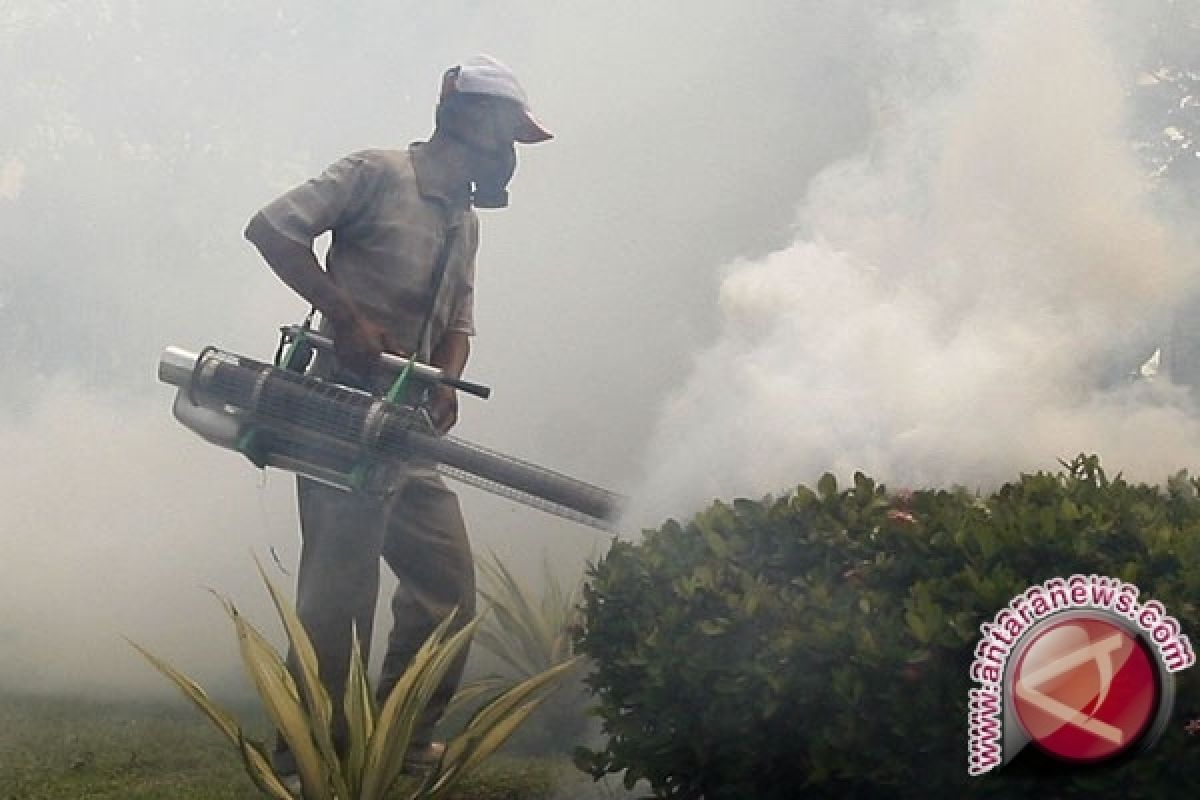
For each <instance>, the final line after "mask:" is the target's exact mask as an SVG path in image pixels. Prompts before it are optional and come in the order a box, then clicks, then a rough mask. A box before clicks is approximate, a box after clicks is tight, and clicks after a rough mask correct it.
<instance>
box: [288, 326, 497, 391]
mask: <svg viewBox="0 0 1200 800" xmlns="http://www.w3.org/2000/svg"><path fill="white" fill-rule="evenodd" d="M280 330H281V331H282V332H283V333H284V334H285V335H287V336H291V337H297V336H300V335H301V334H303V336H304V339H305V341H307V342H308V343H310V344H311V345H312V346H313V347H315V348H317V349H318V350H328V351H330V352H332V351H333V339H330V338H329V337H328V336H325V335H323V334H320V333H317V332H315V331H312V330H303V329H302V328H301V327H300V326H299V325H285V326H283V327H282V328H280ZM379 363H380V364H381V365H382V366H383V368H384V369H386V370H388V371H389V372H392V373H395V374H397V375H398V374H400V371H401V370H403V369H404V368H406V367H407V366H408V365H409V360H408V359H407V358H406V357H404V356H401V355H397V354H395V353H387V352H384V353H380V354H379ZM412 375H413V376H414V377H416V378H418V379H419V380H423V381H426V382H428V383H444V384H446V385H447V386H453V387H454V388H455V389H458V390H459V391H460V392H466V393H467V394H470V395H474V396H475V397H480V398H483V399H484V400H486V399H488V398H489V397H491V396H492V389H491V387H489V386H484V385H483V384H482V383H475V382H474V381H468V380H463V379H462V378H451V377H450V376H449V375H447V374H446V373H445V372H444V371H443V370H442V369H440V368H439V367H435V366H432V365H430V364H424V363H422V362H420V361H414V362H412Z"/></svg>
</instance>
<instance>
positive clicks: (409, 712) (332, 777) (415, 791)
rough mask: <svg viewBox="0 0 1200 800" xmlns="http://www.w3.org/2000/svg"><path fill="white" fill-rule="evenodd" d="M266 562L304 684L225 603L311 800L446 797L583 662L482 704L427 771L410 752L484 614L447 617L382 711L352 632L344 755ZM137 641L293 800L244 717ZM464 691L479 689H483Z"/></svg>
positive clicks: (328, 705)
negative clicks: (412, 770)
mask: <svg viewBox="0 0 1200 800" xmlns="http://www.w3.org/2000/svg"><path fill="white" fill-rule="evenodd" d="M258 570H259V574H260V575H262V578H263V582H264V583H265V584H266V586H267V590H268V591H269V592H270V594H271V599H272V601H273V602H274V604H275V608H276V610H277V611H278V613H279V616H280V619H281V620H282V621H283V625H284V629H285V630H286V632H287V636H288V640H289V642H290V643H291V646H292V648H293V650H294V651H295V653H296V656H297V658H296V660H297V663H298V669H297V672H298V673H299V678H300V680H299V686H297V681H296V680H295V679H294V678H293V677H292V674H291V673H290V672H289V671H288V669H287V666H286V664H285V662H284V659H283V657H282V656H281V655H280V654H279V652H278V651H277V650H276V649H275V648H274V647H273V646H272V645H271V644H270V643H269V642H268V641H267V639H266V638H265V637H264V636H263V635H262V634H261V633H260V632H259V631H258V629H257V628H255V627H254V626H253V625H251V624H250V623H249V622H248V621H247V620H246V619H245V618H244V617H243V616H242V615H241V614H240V613H239V612H238V610H237V608H236V607H235V606H234V605H233V604H232V603H231V602H229V601H228V600H222V602H223V604H224V606H225V610H226V612H227V613H228V614H229V616H230V619H232V621H233V624H234V627H235V628H236V630H237V636H238V642H239V646H240V650H241V655H242V661H243V663H244V665H245V668H246V671H247V674H248V675H249V676H250V679H251V681H252V682H253V683H254V687H255V689H256V690H257V692H258V694H259V697H260V698H261V699H262V702H263V705H264V707H265V709H266V711H267V714H268V716H269V718H270V720H271V722H272V723H273V724H274V726H275V727H276V729H277V730H278V731H279V732H280V734H281V735H282V736H283V738H284V739H285V740H286V741H287V743H288V746H289V747H290V749H291V751H292V753H293V754H294V755H295V758H296V765H297V768H298V771H299V774H300V779H301V782H302V784H303V787H304V792H303V796H304V798H305V800H383V798H384V796H385V795H387V793H388V792H389V790H391V789H392V788H393V787H395V786H401V787H402V794H401V796H403V797H407V798H412V799H413V800H416V798H439V797H445V796H446V794H447V793H448V792H449V791H450V789H451V788H452V787H453V786H454V784H455V783H457V782H458V780H459V779H460V778H462V777H463V776H464V775H466V774H468V773H469V772H470V771H471V770H473V769H474V768H476V767H477V766H478V765H479V764H480V763H481V762H482V761H483V760H484V759H486V758H487V757H488V756H490V755H491V754H492V753H494V752H495V751H496V749H497V748H498V747H500V745H502V744H503V743H504V742H505V741H506V740H507V739H508V738H509V736H511V735H512V734H513V733H514V732H515V731H516V730H517V728H518V727H519V726H520V725H521V723H522V722H523V721H524V720H525V719H526V718H527V717H528V716H529V714H530V713H531V712H532V711H533V710H534V709H535V708H536V707H537V706H538V704H539V703H541V702H542V700H544V699H545V697H546V693H547V691H548V689H549V688H550V687H552V686H553V685H554V683H555V682H556V681H557V680H559V679H560V678H561V676H563V675H564V674H566V672H567V671H568V670H570V668H571V666H572V665H573V662H570V661H568V662H564V663H562V664H559V665H557V666H555V667H553V668H551V669H546V670H542V671H540V672H538V673H537V674H536V675H533V676H531V677H529V678H528V679H526V680H524V681H522V682H521V683H520V684H518V685H516V686H513V687H512V688H510V689H508V690H507V691H505V692H504V693H502V694H500V695H499V696H497V697H496V698H494V699H493V700H491V701H490V702H488V703H487V704H486V705H484V706H483V707H482V708H481V709H479V711H477V712H476V713H475V714H474V715H473V716H472V717H471V719H470V720H469V721H468V722H467V724H466V725H465V727H464V728H463V730H462V731H461V732H460V733H459V734H458V735H456V736H454V737H453V738H451V739H450V740H449V741H448V742H447V743H446V750H445V752H444V754H443V755H442V757H441V759H440V760H439V761H438V763H437V764H436V765H435V766H433V767H432V768H430V769H428V770H425V771H423V772H421V773H419V774H408V773H406V772H405V771H404V757H405V754H406V752H407V751H408V747H409V744H410V741H411V739H412V733H413V728H414V725H415V723H416V721H417V719H418V718H419V716H420V714H421V711H422V710H423V709H424V708H425V706H426V705H427V704H428V703H429V700H430V698H431V696H432V694H433V692H434V689H435V688H436V687H437V685H438V684H439V683H440V681H441V679H442V677H443V676H444V675H445V674H446V671H447V670H448V669H449V667H450V665H451V663H452V662H453V661H454V659H455V657H456V656H458V655H459V653H461V652H462V650H463V649H464V648H465V647H466V646H467V644H468V643H469V642H470V639H471V636H472V635H473V634H474V633H475V630H476V628H477V627H478V626H479V622H480V618H476V619H474V620H472V621H471V622H469V623H468V624H467V625H466V626H465V627H463V628H462V629H460V630H458V631H457V632H454V633H451V632H450V629H451V624H452V620H453V618H454V615H453V614H451V615H450V616H449V617H447V619H446V620H445V621H444V622H442V624H441V625H440V626H439V627H438V628H437V630H435V631H434V632H433V634H432V635H430V637H429V639H428V640H427V641H426V642H425V644H424V645H423V646H422V647H421V649H420V651H419V652H418V653H417V655H416V656H415V657H414V659H413V661H412V663H411V664H410V665H409V667H408V669H407V670H406V671H405V672H404V674H403V675H402V676H401V677H400V680H399V681H398V682H397V683H396V686H395V688H394V689H393V690H392V692H391V694H390V695H389V696H388V698H387V700H386V701H385V702H384V704H383V707H382V708H379V709H376V707H375V704H374V702H373V700H372V696H371V691H370V689H369V687H368V682H367V678H366V670H365V667H364V665H363V660H362V655H361V653H360V652H359V649H358V646H357V636H354V637H352V639H353V641H354V642H355V644H354V646H353V648H352V652H351V657H350V674H349V678H348V680H347V682H346V693H345V697H344V699H343V703H344V709H345V715H346V722H347V746H346V749H345V752H344V753H339V752H338V750H337V748H336V747H335V746H334V742H333V732H332V725H333V706H332V702H331V700H330V698H329V696H328V693H327V692H326V691H325V689H324V687H323V686H322V685H321V683H320V681H319V680H318V677H317V676H318V671H317V658H316V653H315V651H314V650H313V646H312V643H311V641H310V640H309V638H308V636H307V634H306V633H305V631H304V628H303V626H302V625H301V623H300V619H299V617H298V616H297V615H296V612H295V610H294V609H293V608H292V607H291V605H290V604H289V603H287V602H286V601H285V599H284V598H283V596H282V595H281V594H280V592H279V590H278V589H277V588H276V586H275V585H274V583H273V582H272V581H271V580H270V578H268V577H267V574H266V573H265V572H264V571H263V569H262V565H261V564H259V565H258ZM131 644H133V646H134V647H135V648H137V650H138V651H139V652H140V653H141V654H142V655H143V656H145V657H146V659H147V660H149V661H150V663H151V664H153V665H154V666H155V667H156V668H157V669H158V670H159V671H160V672H161V673H162V674H163V675H165V676H167V678H169V679H170V680H171V681H172V682H174V684H175V685H176V686H177V687H178V688H179V689H180V691H182V692H183V694H184V695H185V696H186V697H187V698H188V699H189V700H191V701H192V703H194V704H195V705H196V707H197V708H198V709H200V711H201V712H202V713H203V714H204V715H205V716H206V717H207V718H208V719H209V720H210V721H211V722H212V723H213V724H214V725H215V726H216V727H217V729H218V730H220V731H221V733H222V734H224V735H225V737H226V738H228V739H229V740H230V741H231V742H232V743H233V744H234V745H235V746H236V747H237V749H238V752H239V753H240V754H241V757H242V760H243V762H244V764H245V767H246V771H247V772H248V773H249V775H250V777H251V779H252V780H253V781H254V783H255V785H256V786H258V788H259V789H261V790H262V791H263V792H264V793H265V794H266V795H268V796H269V797H272V798H276V800H292V797H293V796H292V794H291V793H290V792H289V791H288V790H287V788H286V787H285V786H284V784H283V781H282V780H281V778H280V776H279V775H278V774H276V773H275V771H274V770H273V768H272V766H271V761H270V758H269V757H268V756H267V753H266V749H265V747H264V746H263V744H262V743H261V742H258V741H254V740H252V739H251V738H250V737H248V736H247V735H246V733H245V731H244V730H243V728H242V726H241V725H240V724H239V723H238V721H237V720H236V719H234V717H233V716H232V715H231V714H229V713H228V712H227V711H225V710H224V709H223V708H221V707H220V706H219V705H217V704H216V703H214V702H213V701H212V700H211V699H210V698H209V697H208V695H207V694H206V693H205V691H204V690H203V689H202V688H201V687H200V686H199V685H197V684H196V683H195V682H194V681H192V680H191V679H190V678H188V677H187V676H186V675H184V674H183V673H181V672H179V671H178V670H176V669H175V668H174V667H172V666H171V665H170V664H168V663H166V662H165V661H163V660H162V659H160V658H158V657H157V656H155V655H153V654H152V653H150V652H148V651H147V650H145V649H144V648H143V647H141V646H140V645H138V644H136V643H133V642H131ZM463 691H464V692H467V693H478V692H481V691H482V688H480V687H475V688H467V689H464V690H463ZM460 694H461V693H460ZM456 699H458V700H462V699H464V698H461V697H460V698H456Z"/></svg>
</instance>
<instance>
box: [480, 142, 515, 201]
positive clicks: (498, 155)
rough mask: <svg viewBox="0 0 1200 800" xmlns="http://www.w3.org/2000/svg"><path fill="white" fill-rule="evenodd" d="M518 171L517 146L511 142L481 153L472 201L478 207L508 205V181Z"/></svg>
mask: <svg viewBox="0 0 1200 800" xmlns="http://www.w3.org/2000/svg"><path fill="white" fill-rule="evenodd" d="M516 171H517V148H516V147H515V146H514V145H512V144H510V145H509V146H508V147H507V148H505V149H503V150H498V151H491V152H488V153H487V154H486V155H484V154H482V153H481V154H480V158H479V161H478V164H477V166H476V167H475V174H474V175H472V176H471V179H472V183H474V185H475V191H474V192H473V193H472V195H471V202H472V204H473V205H474V206H475V207H476V208H504V207H505V206H507V205H508V182H509V181H510V180H512V176H513V173H514V172H516Z"/></svg>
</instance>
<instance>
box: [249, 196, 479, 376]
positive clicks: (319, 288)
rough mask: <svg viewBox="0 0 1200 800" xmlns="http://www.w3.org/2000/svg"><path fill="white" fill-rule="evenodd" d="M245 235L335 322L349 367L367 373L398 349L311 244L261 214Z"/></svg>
mask: <svg viewBox="0 0 1200 800" xmlns="http://www.w3.org/2000/svg"><path fill="white" fill-rule="evenodd" d="M245 235H246V238H247V239H248V240H249V241H250V242H251V243H252V244H253V245H254V246H255V247H257V248H258V252H259V253H261V254H262V257H263V260H265V261H266V262H267V265H268V266H270V268H271V270H272V271H273V272H274V273H275V274H276V275H278V276H279V279H280V280H282V281H283V282H284V283H285V284H286V285H287V286H288V288H290V289H291V290H292V291H294V292H296V294H298V295H300V296H301V297H303V298H304V299H305V300H307V301H308V302H309V303H311V304H312V305H313V306H314V307H316V309H317V310H318V311H320V312H321V314H322V315H323V316H324V317H325V318H326V319H327V320H329V322H330V323H331V324H332V325H333V330H334V341H335V343H336V345H337V355H338V358H339V360H341V361H342V362H343V363H344V364H345V365H346V366H347V367H349V368H350V369H354V370H358V371H361V372H365V371H366V370H368V369H369V368H370V367H371V366H373V365H374V364H375V361H376V360H377V359H378V358H379V354H380V352H382V351H384V350H391V351H393V352H395V350H394V349H393V347H392V346H391V345H392V343H391V342H390V341H389V337H388V336H387V334H386V332H385V331H384V329H383V327H382V326H380V325H378V324H376V323H374V322H372V321H371V320H369V319H367V318H366V317H364V316H363V315H362V314H361V313H359V311H358V308H357V307H356V306H355V304H354V301H353V300H352V299H351V298H350V296H349V295H348V294H347V293H346V292H345V291H344V290H343V289H342V288H341V287H339V286H338V285H337V284H336V283H334V282H333V280H331V279H330V277H329V273H327V272H326V271H325V270H323V269H322V268H321V265H320V263H319V262H318V261H317V257H316V254H315V253H313V250H312V245H311V244H310V245H309V246H308V247H305V246H304V245H302V244H300V243H299V242H296V241H293V240H292V239H290V238H288V237H287V236H284V235H283V234H282V233H280V232H279V231H278V230H276V229H275V227H274V226H273V225H271V223H270V222H268V221H267V219H266V217H264V216H263V215H262V213H258V214H255V215H254V217H253V218H252V219H251V220H250V224H249V225H247V226H246V231H245ZM463 363H464V364H465V363H466V359H465V357H464V358H463ZM459 369H460V370H461V369H462V366H461V365H459Z"/></svg>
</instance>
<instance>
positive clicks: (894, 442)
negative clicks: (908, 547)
mask: <svg viewBox="0 0 1200 800" xmlns="http://www.w3.org/2000/svg"><path fill="white" fill-rule="evenodd" d="M988 8H989V9H990V12H989V13H986V14H984V13H982V12H980V11H979V10H978V9H975V10H974V11H973V14H967V15H966V17H965V18H960V20H959V27H957V28H956V29H954V32H953V35H952V36H948V37H947V38H950V39H953V40H954V42H955V43H956V46H957V48H958V55H957V57H954V56H948V55H947V50H945V49H944V50H941V51H938V52H936V53H934V56H936V58H938V59H946V58H949V59H950V60H949V61H946V60H940V61H938V62H937V63H938V65H939V66H940V67H941V68H942V69H943V70H946V71H948V72H949V73H950V74H952V75H953V76H954V77H953V79H948V80H946V81H945V82H944V85H941V86H937V87H936V89H935V90H933V91H931V90H930V84H929V83H927V82H921V83H918V84H914V83H913V82H912V81H911V77H912V72H911V71H910V72H907V73H901V74H898V75H895V76H894V80H892V81H891V82H890V83H889V84H888V85H887V86H886V87H885V91H884V94H883V98H884V100H883V103H882V106H883V107H885V108H887V109H888V110H889V111H888V113H889V118H888V119H886V120H883V124H881V126H880V127H879V128H878V129H877V133H876V134H875V135H874V137H873V139H872V141H871V143H870V146H869V147H868V148H867V150H866V152H864V153H863V154H862V155H860V156H857V157H854V158H851V159H847V160H843V161H841V162H839V163H837V164H835V165H832V166H831V167H829V168H828V169H827V170H825V171H824V172H823V173H822V174H821V175H820V176H818V177H817V178H816V179H815V180H814V181H813V183H812V184H811V185H810V187H809V192H808V197H807V198H806V200H805V202H804V204H803V206H802V208H801V210H800V213H799V223H798V226H797V228H798V232H799V233H798V236H797V238H796V240H795V241H794V242H793V243H792V244H790V245H789V246H787V247H785V248H783V249H780V250H778V251H776V252H774V253H771V254H769V255H767V256H766V257H763V258H760V259H754V260H741V261H736V262H734V263H733V264H732V265H731V266H729V267H728V268H727V270H726V274H725V276H724V279H723V281H722V284H721V287H720V293H719V297H720V304H719V307H720V317H721V326H722V331H721V334H720V336H719V337H718V339H717V341H716V342H715V343H714V344H713V345H712V346H710V347H708V348H707V349H706V350H705V351H704V352H702V353H701V354H700V355H699V356H698V357H697V358H696V359H695V362H694V369H693V372H692V375H691V376H690V377H689V378H688V380H687V381H686V383H685V385H684V386H683V387H682V388H681V389H680V390H679V391H678V392H677V393H675V394H674V395H673V396H672V397H671V398H670V400H669V402H668V404H667V407H666V409H665V411H664V412H663V414H662V416H661V418H660V420H659V423H658V427H657V430H656V434H655V436H654V437H653V439H652V440H651V444H650V447H649V448H648V460H649V467H648V479H647V481H646V483H645V484H644V485H643V486H642V487H641V489H640V491H639V498H640V502H639V505H638V507H637V508H636V509H635V510H634V511H633V512H632V516H633V517H634V518H635V519H638V520H639V521H642V522H645V523H650V524H652V523H653V521H654V520H655V519H657V518H660V517H662V516H663V515H665V514H686V513H688V512H689V511H694V510H696V509H697V508H699V507H701V506H702V505H703V504H705V503H707V502H708V501H710V500H711V499H713V498H715V497H728V496H731V495H732V494H741V495H749V496H760V495H762V494H766V493H771V492H777V491H780V490H784V489H786V488H788V487H790V486H793V485H795V484H796V483H798V482H812V481H813V480H815V478H816V477H818V476H819V475H820V474H821V473H822V472H825V471H832V472H834V473H835V474H838V475H839V476H841V477H843V478H845V477H848V476H849V474H850V473H851V472H852V471H854V470H863V471H865V472H867V473H868V474H871V475H873V476H875V477H877V478H878V479H882V480H884V481H886V482H887V483H889V484H893V485H897V484H898V485H904V486H937V485H950V484H963V485H968V486H973V487H987V486H991V485H995V484H996V483H998V482H1000V481H1003V480H1006V479H1009V478H1012V477H1015V475H1016V473H1017V471H1019V470H1036V469H1042V468H1054V467H1055V466H1056V459H1058V458H1060V457H1065V458H1069V457H1071V456H1073V455H1074V454H1076V453H1079V452H1089V453H1090V452H1096V453H1099V454H1100V456H1101V458H1102V460H1103V461H1104V463H1106V464H1107V465H1108V467H1109V469H1110V470H1112V471H1114V472H1115V471H1118V470H1120V471H1123V472H1124V473H1125V474H1126V475H1128V476H1130V477H1134V478H1137V479H1146V480H1151V481H1157V480H1162V479H1163V478H1165V477H1166V475H1168V474H1170V473H1172V472H1174V471H1175V470H1177V469H1180V468H1182V467H1186V466H1189V465H1194V464H1195V463H1197V456H1200V437H1198V436H1197V434H1198V433H1200V426H1198V422H1197V417H1196V415H1195V408H1194V406H1193V403H1192V400H1191V398H1190V396H1189V395H1188V393H1187V392H1186V391H1184V390H1182V389H1179V388H1177V387H1173V386H1171V385H1169V384H1165V383H1163V382H1158V383H1155V384H1151V385H1147V384H1138V385H1129V384H1128V383H1126V382H1125V381H1124V380H1123V378H1124V376H1125V375H1126V374H1128V373H1129V372H1130V371H1131V370H1133V369H1136V368H1137V367H1138V366H1139V365H1140V364H1141V363H1142V361H1143V360H1144V359H1145V358H1147V357H1148V356H1149V355H1150V353H1151V352H1153V350H1154V347H1155V345H1154V342H1155V341H1156V338H1155V337H1156V336H1157V337H1158V338H1157V341H1159V342H1161V340H1162V335H1163V334H1164V332H1165V328H1166V323H1167V322H1168V321H1169V320H1170V316H1171V314H1172V312H1173V310H1174V308H1175V306H1176V304H1177V303H1178V299H1179V298H1180V296H1181V295H1182V293H1183V292H1184V291H1185V290H1186V289H1188V287H1189V285H1190V284H1191V282H1192V281H1194V279H1195V275H1194V271H1193V267H1192V265H1191V263H1190V262H1189V261H1188V260H1187V258H1185V255H1186V253H1187V250H1186V245H1187V244H1189V243H1188V242H1185V241H1182V240H1181V239H1180V236H1179V235H1178V234H1177V233H1176V232H1175V231H1174V230H1173V229H1172V228H1171V227H1170V226H1169V225H1168V224H1166V223H1165V222H1164V220H1163V219H1162V218H1160V217H1159V216H1158V215H1156V212H1155V211H1154V209H1153V207H1152V205H1151V203H1150V197H1149V193H1148V190H1149V188H1150V186H1149V184H1148V180H1147V175H1146V169H1145V167H1144V166H1142V165H1140V164H1139V163H1138V162H1137V160H1136V158H1135V154H1134V152H1133V150H1132V148H1131V147H1130V144H1129V141H1128V136H1127V134H1126V127H1125V125H1126V121H1127V120H1126V116H1125V114H1124V112H1125V109H1126V100H1127V97H1128V86H1127V83H1126V82H1123V81H1122V80H1121V78H1120V76H1119V75H1118V73H1117V70H1116V68H1115V63H1116V60H1115V57H1114V55H1113V53H1112V52H1111V49H1110V47H1109V44H1108V42H1107V41H1106V40H1105V37H1104V35H1103V31H1104V25H1103V18H1101V17H1100V16H1099V15H1098V14H1097V13H1096V10H1095V8H1094V7H1093V6H1089V5H1087V4H1084V3H1054V4H1033V3H1017V4H1004V5H1003V6H1000V7H996V6H989V7H988ZM929 66H930V65H929V62H928V61H925V62H920V63H918V64H917V65H916V66H915V68H914V69H928V68H929ZM914 89H915V90H914Z"/></svg>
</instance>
